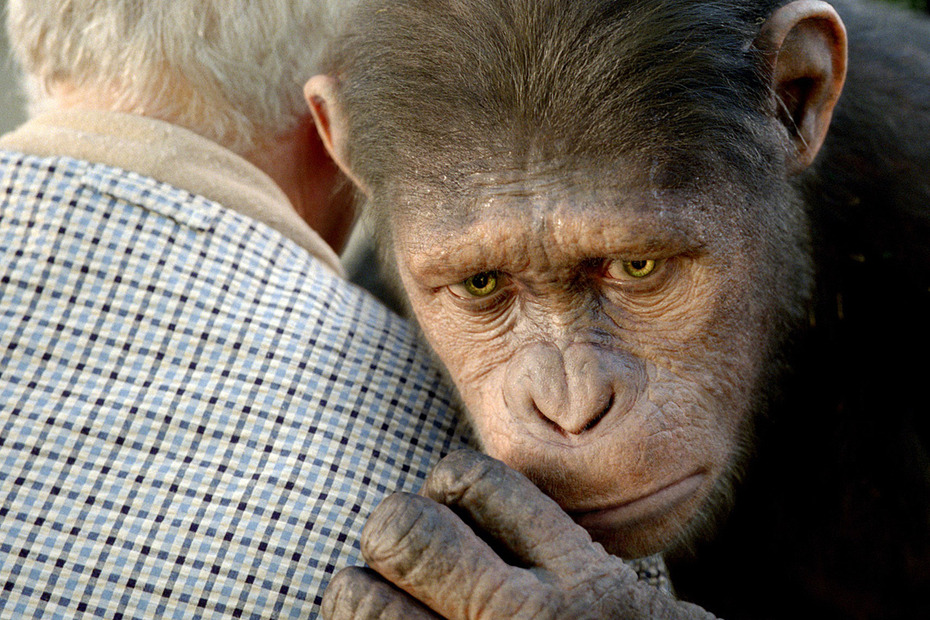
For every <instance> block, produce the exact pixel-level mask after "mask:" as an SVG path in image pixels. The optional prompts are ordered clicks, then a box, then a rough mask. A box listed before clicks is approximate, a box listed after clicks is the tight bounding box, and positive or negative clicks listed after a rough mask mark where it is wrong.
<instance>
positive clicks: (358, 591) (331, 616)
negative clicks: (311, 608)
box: [320, 567, 372, 620]
mask: <svg viewBox="0 0 930 620" xmlns="http://www.w3.org/2000/svg"><path fill="white" fill-rule="evenodd" d="M371 583H372V579H371V577H370V576H369V575H368V574H367V573H366V572H365V570H364V569H361V568H358V567H349V568H344V569H342V570H341V571H339V572H338V573H336V575H335V576H334V577H333V578H332V579H331V580H330V582H329V585H327V587H326V591H325V592H324V593H323V600H322V602H321V604H320V612H321V614H322V616H323V618H324V619H325V620H343V619H346V620H348V619H350V618H358V617H359V616H358V615H357V614H356V611H357V610H358V608H359V607H360V606H361V603H362V600H363V599H364V597H365V595H366V593H367V592H368V591H369V589H370V587H371Z"/></svg>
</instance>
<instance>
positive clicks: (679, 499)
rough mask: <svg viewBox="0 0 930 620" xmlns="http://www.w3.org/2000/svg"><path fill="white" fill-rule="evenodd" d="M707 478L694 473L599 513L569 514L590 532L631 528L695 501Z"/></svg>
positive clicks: (588, 511) (596, 510)
mask: <svg viewBox="0 0 930 620" xmlns="http://www.w3.org/2000/svg"><path fill="white" fill-rule="evenodd" d="M705 478H706V476H705V474H704V473H703V472H698V473H694V474H691V475H689V476H686V477H684V478H681V479H680V480H677V481H676V482H672V483H671V484H668V485H666V486H664V487H662V488H661V489H659V490H658V491H654V492H653V493H650V494H649V495H644V496H642V497H638V498H636V499H632V500H629V501H625V502H622V503H620V504H616V505H613V506H606V507H604V508H598V509H595V510H584V511H569V514H570V515H571V516H572V518H573V519H574V520H575V522H576V523H578V525H580V526H582V527H583V528H585V529H586V530H591V531H596V530H612V529H615V528H618V527H622V526H629V525H632V524H634V523H637V522H639V521H645V520H647V519H650V518H655V517H659V516H662V515H663V514H664V513H667V512H668V511H670V510H671V509H672V508H674V507H675V506H678V505H679V504H681V503H683V502H684V501H685V500H687V499H689V498H691V497H692V496H693V495H694V494H695V493H696V492H697V490H698V489H699V488H701V485H702V484H703V482H704V479H705Z"/></svg>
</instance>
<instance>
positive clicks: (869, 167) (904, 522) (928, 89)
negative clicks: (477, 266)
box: [331, 0, 930, 618]
mask: <svg viewBox="0 0 930 620" xmlns="http://www.w3.org/2000/svg"><path fill="white" fill-rule="evenodd" d="M490 4H494V5H495V6H497V5H501V6H503V7H505V10H503V11H501V10H500V9H499V8H495V10H494V11H489V12H488V13H487V14H486V15H479V16H477V17H476V16H475V15H474V14H470V12H472V11H476V10H480V7H482V6H485V5H490ZM780 4H784V2H779V1H778V0H760V1H756V2H746V1H740V0H712V1H690V0H617V1H607V0H597V1H595V0H573V1H572V2H566V1H561V2H559V1H555V0H497V1H493V0H489V1H488V2H486V3H484V4H482V3H479V2H466V1H458V0H447V1H445V2H441V1H439V0H421V1H418V2H408V1H403V2H401V1H398V0H384V1H383V2H380V3H379V2H372V3H369V5H368V6H369V8H368V9H367V12H365V13H363V14H361V15H359V16H358V18H357V22H356V23H357V24H361V25H363V26H364V27H363V28H360V29H359V33H358V36H354V37H353V36H352V35H351V34H350V36H348V37H345V38H343V39H342V41H343V46H342V47H341V48H340V49H338V50H336V51H335V52H334V54H333V63H334V64H333V66H332V71H331V72H332V73H334V74H335V75H336V76H337V77H338V76H339V75H340V73H342V72H347V73H348V74H349V75H351V79H350V80H348V82H347V84H346V86H347V87H346V88H345V89H343V90H342V92H341V99H342V103H343V109H346V110H349V112H350V115H351V117H350V119H349V122H350V125H352V126H354V127H361V128H364V130H363V131H359V132H354V133H353V140H354V142H353V144H352V145H351V148H352V151H351V152H350V154H349V157H350V160H351V166H352V168H353V169H354V170H356V171H357V172H358V173H359V174H360V176H361V177H363V178H365V179H366V180H367V181H368V182H369V183H371V184H373V186H374V190H375V191H374V194H375V195H380V196H388V197H389V196H391V195H393V194H394V193H395V192H394V191H393V190H394V188H396V187H407V188H409V187H411V186H413V187H419V186H426V185H429V186H430V187H431V189H432V190H433V191H434V192H435V193H434V194H433V196H434V198H435V199H436V201H437V203H438V202H441V200H442V195H443V192H448V193H447V194H446V195H452V194H454V193H455V192H457V191H460V190H461V188H463V187H464V185H463V184H462V181H463V180H464V179H465V178H466V176H467V175H469V174H471V173H474V172H484V171H488V170H494V169H496V168H500V167H507V166H512V167H514V168H519V167H522V166H524V165H525V164H527V162H532V163H534V164H538V163H540V162H544V163H545V164H546V165H547V166H548V167H549V168H550V169H551V170H564V169H565V168H568V169H573V170H578V169H582V170H591V171H592V174H605V173H606V172H607V171H609V170H610V168H611V165H612V164H613V163H615V162H617V161H619V160H620V158H624V161H625V162H626V164H627V165H629V163H630V162H631V161H633V162H636V164H637V167H639V168H641V169H643V170H648V171H650V173H653V174H654V176H653V177H652V178H653V180H655V179H658V180H659V183H660V184H661V185H664V186H667V187H680V186H683V185H690V186H692V187H693V186H695V185H697V184H699V183H706V182H708V179H710V178H720V179H727V180H729V181H730V182H733V183H734V184H735V186H740V187H743V188H745V191H746V192H748V193H750V194H751V195H756V194H757V195H758V196H760V197H766V196H767V194H769V193H770V192H775V191H778V190H779V189H780V184H779V183H778V182H777V180H778V179H779V178H784V174H785V172H784V169H783V161H784V151H783V150H780V148H779V147H778V145H779V144H783V143H784V141H783V134H779V133H778V132H779V129H778V128H776V127H775V124H774V123H772V122H771V119H772V118H773V116H774V109H773V107H772V106H773V105H774V103H773V101H774V100H773V98H772V97H771V93H770V92H769V90H768V86H767V82H766V81H765V79H764V77H765V76H764V73H763V71H762V59H761V58H760V56H759V54H758V53H757V52H756V51H755V50H754V49H753V48H752V46H751V43H752V41H753V39H754V38H755V36H756V34H757V33H758V31H759V27H760V26H761V24H762V22H763V21H764V19H765V18H766V17H767V16H768V15H769V14H770V13H771V12H772V10H773V9H774V8H775V7H776V6H778V5H780ZM833 4H835V6H836V7H837V9H838V10H839V12H840V14H841V16H842V17H843V18H844V21H845V22H846V25H847V28H848V31H849V39H850V63H849V75H848V80H847V85H846V89H845V92H844V95H843V98H842V99H841V102H840V105H839V107H838V109H837V110H836V114H835V117H834V123H833V126H832V128H831V132H830V135H829V137H828V140H827V143H826V145H825V146H824V148H823V150H822V151H821V153H820V156H819V159H818V161H817V162H816V163H815V165H814V166H813V167H812V168H811V169H810V170H809V171H808V172H806V173H804V174H803V175H802V176H801V177H800V178H798V179H796V185H797V191H798V192H799V195H802V196H803V197H804V199H805V202H806V204H807V206H808V212H809V217H810V220H811V229H812V230H811V234H812V236H813V239H814V258H815V264H816V266H817V274H816V282H817V283H816V287H815V290H814V293H813V302H812V304H811V309H810V321H809V323H810V328H809V329H803V330H802V333H799V334H798V338H797V340H798V342H799V346H798V347H797V349H798V350H797V351H793V354H794V355H795V357H794V358H793V360H794V361H793V364H792V366H793V370H794V372H793V373H792V376H791V378H790V379H789V381H788V385H787V386H786V389H785V391H784V393H783V395H782V396H781V397H780V398H779V399H778V401H777V402H776V403H775V404H774V405H773V407H772V410H771V412H770V413H771V415H769V416H768V417H767V418H766V420H765V421H764V423H763V424H762V426H761V429H760V445H759V455H758V458H757V459H756V462H755V463H754V464H753V466H752V468H751V469H750V475H749V477H748V479H747V481H746V484H745V485H744V486H743V488H742V489H741V490H740V493H739V495H738V498H737V508H736V510H735V512H734V514H733V515H732V518H731V519H730V520H729V522H728V524H727V525H726V526H725V528H724V529H723V531H722V532H721V533H720V535H719V537H718V538H717V539H716V540H715V541H714V542H711V543H708V544H706V545H702V546H700V547H699V548H698V550H697V555H696V558H677V559H673V560H674V561H673V578H674V580H675V581H676V585H677V587H678V588H679V591H680V593H681V594H682V595H683V596H684V597H685V598H689V599H691V600H694V601H695V602H698V603H700V604H702V605H704V606H705V607H707V608H708V609H710V610H712V611H713V612H714V613H716V614H718V615H721V616H723V617H733V618H737V617H752V618H760V617H793V616H809V615H815V616H818V617H820V618H831V617H863V618H867V617H874V618H890V617H930V611H928V610H930V594H928V593H930V456H928V453H927V441H928V438H930V432H928V431H930V417H928V416H930V406H928V404H927V403H928V402H930V397H928V396H926V395H925V391H926V387H925V386H927V384H928V380H927V378H926V377H925V375H926V373H927V371H928V370H930V365H928V363H927V359H928V354H927V351H928V347H930V328H928V326H927V325H928V319H930V245H928V241H930V22H928V21H927V20H926V19H925V18H919V17H917V16H915V15H911V14H905V13H903V12H900V11H893V10H887V9H884V8H883V9H879V8H878V7H874V8H873V7H870V6H868V5H864V4H862V3H859V2H853V1H851V0H836V1H835V2H834V3H833ZM566 6H570V7H571V9H570V10H566V9H565V7H566ZM501 15H503V16H504V17H503V18H502V17H501ZM476 24H478V25H479V26H477V27H476ZM388 45H389V47H390V49H391V54H390V55H385V54H383V53H382V52H383V50H384V49H386V46H388ZM604 50H607V52H606V53H605V51H604ZM541 67H544V68H545V69H544V70H540V68H541ZM781 131H784V130H783V129H782V130H781ZM424 153H426V154H427V156H426V157H424ZM502 153H506V158H502ZM441 178H444V180H443V182H442V183H440V184H437V179H441ZM769 202H772V201H771V199H769ZM776 202H777V201H776ZM376 207H377V205H376ZM420 207H422V205H420ZM759 208H760V210H763V209H766V207H765V206H764V205H763V204H762V202H761V201H760V206H759ZM766 218H767V216H766V215H760V225H762V226H778V225H781V223H780V222H773V221H771V220H769V219H766ZM383 224H384V222H383V223H382V225H383ZM749 232H750V233H751V232H752V231H749ZM793 251H794V249H793V248H785V253H786V259H787V260H786V263H787V264H798V263H797V261H795V260H794V259H790V258H788V257H787V255H790V254H791V253H792V252H793ZM801 297H803V295H802V296H801ZM791 303H792V304H796V302H795V301H792V302H791Z"/></svg>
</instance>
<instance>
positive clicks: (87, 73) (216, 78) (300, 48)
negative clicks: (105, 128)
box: [7, 0, 351, 152]
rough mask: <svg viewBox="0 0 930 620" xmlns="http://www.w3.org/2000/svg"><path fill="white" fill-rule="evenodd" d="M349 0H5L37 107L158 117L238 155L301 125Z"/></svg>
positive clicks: (17, 50) (13, 39) (12, 37)
mask: <svg viewBox="0 0 930 620" xmlns="http://www.w3.org/2000/svg"><path fill="white" fill-rule="evenodd" d="M350 3H351V0H144V1H132V2H128V1H126V0H8V7H7V10H8V15H7V27H8V30H9V33H10V40H11V43H12V47H13V50H14V52H15V53H16V56H17V58H18V59H19V61H20V63H21V64H22V66H23V68H24V71H25V74H26V86H27V90H28V93H29V97H30V107H31V111H32V112H33V113H35V112H38V111H41V110H44V109H48V108H54V107H57V106H61V105H87V106H92V107H104V108H108V109H113V110H119V111H123V112H133V113H138V114H144V115H147V116H151V117H155V118H160V119H163V120H167V121H169V122H173V123H175V124H178V125H182V126H184V127H187V128H189V129H192V130H194V131H196V132H198V133H200V134H202V135H204V136H206V137H208V138H210V139H213V140H215V141H217V142H219V143H221V144H224V145H225V146H227V147H229V148H231V149H233V150H235V151H239V152H245V151H247V150H249V149H251V148H253V147H254V146H255V144H256V143H257V142H259V141H261V140H264V139H268V138H272V137H274V136H276V135H278V134H281V133H284V132H286V131H288V130H290V129H291V128H293V127H294V126H295V125H296V123H297V121H298V119H299V118H300V117H301V116H304V115H305V114H306V113H307V108H306V102H305V100H304V98H303V92H302V87H303V84H304V83H305V82H306V80H307V79H308V78H309V77H311V76H312V75H314V73H316V72H317V69H318V66H317V62H318V58H319V55H320V52H321V51H322V49H323V47H324V46H325V41H326V40H327V39H328V37H329V35H330V34H331V30H332V29H333V26H334V24H335V21H336V13H337V12H338V11H340V10H342V9H344V8H345V7H346V5H347V4H350Z"/></svg>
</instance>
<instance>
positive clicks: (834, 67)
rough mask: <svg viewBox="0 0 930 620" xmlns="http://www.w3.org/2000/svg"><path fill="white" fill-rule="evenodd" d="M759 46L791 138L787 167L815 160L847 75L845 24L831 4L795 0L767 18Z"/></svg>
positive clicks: (792, 168)
mask: <svg viewBox="0 0 930 620" xmlns="http://www.w3.org/2000/svg"><path fill="white" fill-rule="evenodd" d="M755 47H756V48H757V49H758V50H760V51H761V52H762V53H763V54H764V55H765V57H766V61H767V64H768V69H769V71H770V72H771V78H772V88H773V91H774V93H775V95H776V96H777V98H778V101H777V104H778V106H779V118H780V120H781V121H782V122H783V123H784V124H785V126H786V127H787V128H788V132H789V134H790V135H791V137H792V142H793V146H794V148H793V152H791V153H789V155H788V170H789V171H790V172H791V173H792V174H796V173H798V172H801V171H802V170H804V169H805V168H806V167H807V166H809V165H810V164H811V162H812V161H814V157H816V155H817V152H818V151H819V150H820V147H821V145H822V144H823V140H824V138H825V137H826V135H827V129H828V128H829V126H830V118H831V117H832V116H833V107H834V105H836V101H837V99H839V96H840V92H841V91H842V90H843V82H844V80H845V79H846V28H845V27H844V26H843V22H842V20H840V17H839V15H837V14H836V11H835V10H833V7H832V6H830V5H829V4H827V3H826V2H820V1H819V0H796V1H795V2H791V3H789V4H786V5H785V6H783V7H781V8H780V9H778V10H777V11H775V13H773V14H772V16H771V17H770V18H769V19H768V20H767V21H766V22H765V24H764V25H763V26H762V30H761V32H760V33H759V37H758V38H757V39H756V41H755Z"/></svg>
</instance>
